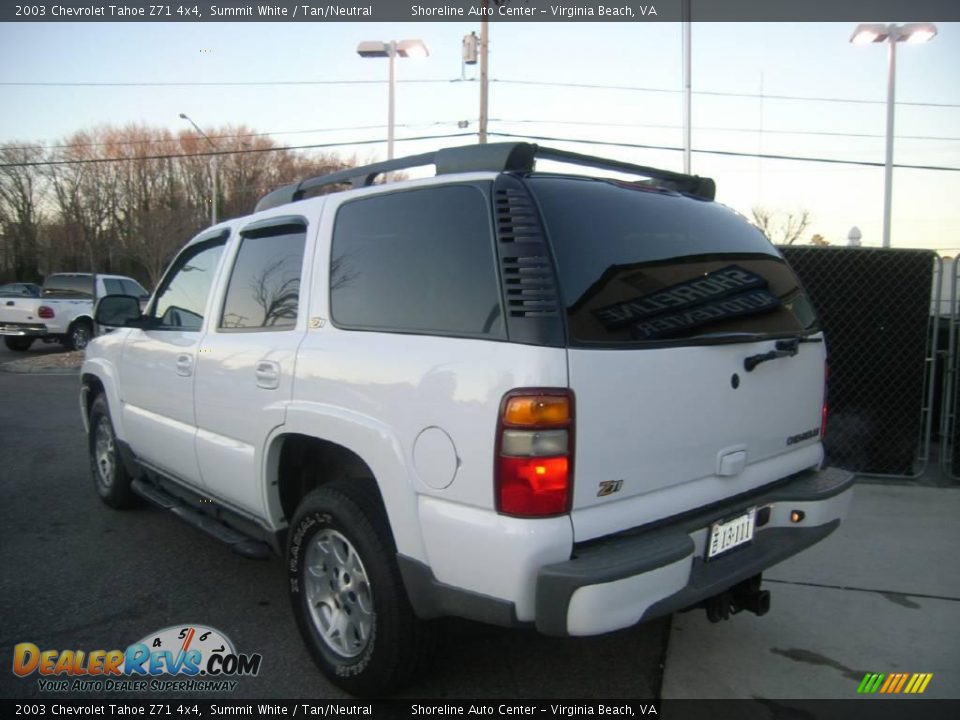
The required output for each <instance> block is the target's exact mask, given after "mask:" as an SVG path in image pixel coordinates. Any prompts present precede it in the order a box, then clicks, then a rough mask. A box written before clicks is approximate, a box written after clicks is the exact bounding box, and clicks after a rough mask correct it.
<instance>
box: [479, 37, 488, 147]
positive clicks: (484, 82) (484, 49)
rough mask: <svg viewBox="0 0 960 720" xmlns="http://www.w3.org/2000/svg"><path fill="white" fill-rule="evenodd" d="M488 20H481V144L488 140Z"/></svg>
mask: <svg viewBox="0 0 960 720" xmlns="http://www.w3.org/2000/svg"><path fill="white" fill-rule="evenodd" d="M488 25H489V23H488V21H486V20H481V21H480V144H481V145H484V144H486V142H487V89H488V83H489V76H488V74H487V67H488V66H487V55H488V51H489V39H490V35H489V29H488Z"/></svg>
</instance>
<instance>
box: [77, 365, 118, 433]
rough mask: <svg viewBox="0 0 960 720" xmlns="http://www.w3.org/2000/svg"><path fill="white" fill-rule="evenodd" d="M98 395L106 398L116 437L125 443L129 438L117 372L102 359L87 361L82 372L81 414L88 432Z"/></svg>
mask: <svg viewBox="0 0 960 720" xmlns="http://www.w3.org/2000/svg"><path fill="white" fill-rule="evenodd" d="M98 395H104V396H106V398H107V406H108V407H109V408H110V421H111V422H112V423H113V432H114V435H116V436H117V438H118V439H119V440H122V441H124V442H125V441H126V437H127V436H126V433H125V432H124V428H123V413H122V412H121V403H120V394H119V391H118V386H117V377H116V372H115V370H114V368H113V366H112V365H110V364H109V363H106V362H105V361H103V360H102V359H99V358H97V359H93V360H91V359H87V360H86V361H85V362H84V363H83V367H82V368H81V371H80V412H81V413H82V415H83V426H84V428H86V429H87V430H88V431H89V420H90V408H91V407H93V401H94V400H95V399H96V397H97V396H98Z"/></svg>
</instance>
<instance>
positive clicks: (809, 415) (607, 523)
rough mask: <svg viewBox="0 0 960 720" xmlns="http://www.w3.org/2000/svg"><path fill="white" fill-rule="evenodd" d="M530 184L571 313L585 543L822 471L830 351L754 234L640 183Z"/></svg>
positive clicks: (580, 521) (803, 301)
mask: <svg viewBox="0 0 960 720" xmlns="http://www.w3.org/2000/svg"><path fill="white" fill-rule="evenodd" d="M529 183H530V186H531V187H532V189H533V191H534V194H535V196H536V198H537V200H538V202H539V204H540V207H541V211H542V214H543V217H544V221H545V224H546V228H547V233H548V235H549V238H550V242H551V246H552V249H553V252H554V256H555V261H556V264H557V269H558V273H559V279H560V285H561V294H562V297H563V302H564V304H565V305H566V312H567V321H568V328H569V338H568V344H569V350H568V361H569V369H570V386H571V388H572V390H573V392H574V395H575V400H576V465H575V475H574V478H575V480H574V503H573V506H574V516H573V517H574V526H575V531H576V536H577V539H578V540H584V539H589V538H590V537H594V536H597V535H600V534H604V533H608V532H615V531H617V530H620V529H623V528H626V527H633V526H637V525H641V524H644V523H647V522H653V521H656V520H659V519H662V518H664V517H667V516H669V515H673V514H677V513H680V512H684V511H686V510H690V509H692V508H695V507H700V506H703V505H707V504H710V503H711V502H716V501H718V500H721V499H723V498H725V497H729V496H732V495H736V494H738V493H741V492H745V491H748V490H751V489H753V488H755V487H758V486H760V485H763V484H766V483H769V482H772V481H774V480H778V479H780V478H782V477H784V476H786V475H788V474H790V473H792V472H797V471H799V470H801V469H804V468H806V467H809V466H811V465H814V464H816V463H818V462H819V461H820V458H821V450H820V446H819V426H820V412H821V404H822V399H823V381H824V356H825V351H824V344H823V342H822V338H821V337H820V336H819V335H817V334H816V333H817V325H816V317H815V315H814V312H813V310H812V308H811V306H810V304H809V302H808V300H807V297H806V295H805V294H804V291H803V288H802V287H801V286H800V284H799V282H798V280H797V278H796V276H795V275H794V274H793V272H792V271H791V269H790V268H789V266H788V265H787V264H786V263H785V262H784V260H783V259H782V258H781V256H780V255H779V253H778V252H777V251H776V249H775V248H774V247H773V246H772V245H770V243H769V242H768V241H767V240H766V238H764V237H763V236H762V234H761V233H760V232H759V231H758V230H757V229H756V228H754V227H752V226H751V225H749V224H748V223H747V222H746V221H745V220H743V218H741V217H739V216H738V215H736V214H735V213H733V212H731V211H730V210H728V209H726V208H724V207H722V206H720V205H717V204H716V203H713V202H707V201H703V200H700V199H694V198H690V197H686V196H682V195H678V194H676V193H672V192H668V191H665V190H659V189H655V188H650V187H647V186H642V185H628V184H623V183H616V182H610V181H601V180H590V179H571V178H550V177H543V178H532V179H530V180H529ZM748 368H749V369H748ZM611 505H612V506H619V507H618V509H617V510H616V511H614V510H613V509H612V508H611V507H609V506H611Z"/></svg>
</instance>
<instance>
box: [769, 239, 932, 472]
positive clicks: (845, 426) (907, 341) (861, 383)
mask: <svg viewBox="0 0 960 720" xmlns="http://www.w3.org/2000/svg"><path fill="white" fill-rule="evenodd" d="M780 250H781V252H782V253H783V255H784V256H785V257H786V258H787V260H788V261H789V262H790V264H791V265H793V267H794V269H795V270H796V272H797V274H798V275H799V277H800V280H801V282H802V283H803V285H804V287H805V288H806V290H807V292H808V294H809V295H810V298H811V300H812V302H813V305H814V307H816V309H817V313H818V314H819V316H820V323H821V326H822V328H823V331H824V334H825V336H826V342H827V353H828V356H829V363H830V374H829V382H828V396H827V397H828V405H829V415H828V419H827V435H826V439H825V442H824V448H825V451H826V454H827V462H828V463H829V464H831V465H834V466H837V467H841V468H844V469H847V470H851V471H853V472H857V473H860V474H865V475H874V476H880V477H891V478H893V477H896V478H914V477H919V476H920V475H921V474H923V472H924V470H925V469H926V466H927V462H928V460H929V457H930V436H931V429H932V422H933V409H932V408H933V399H934V372H933V370H934V358H935V357H936V355H937V343H938V339H937V333H936V332H935V329H936V327H937V323H938V315H939V310H938V309H937V305H936V304H934V306H933V307H934V309H933V310H932V309H931V297H933V296H934V293H936V296H939V283H940V282H941V276H942V266H943V264H942V261H941V259H940V258H939V257H938V256H937V254H936V253H935V252H933V251H930V250H905V249H904V250H901V249H895V250H891V249H880V248H830V247H809V246H805V247H795V246H784V247H781V248H780Z"/></svg>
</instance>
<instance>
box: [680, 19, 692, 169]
mask: <svg viewBox="0 0 960 720" xmlns="http://www.w3.org/2000/svg"><path fill="white" fill-rule="evenodd" d="M683 14H684V20H683V23H682V25H683V43H682V44H683V172H685V173H686V174H687V175H689V174H690V149H691V148H690V145H691V127H690V125H691V122H692V118H691V98H690V61H691V58H690V54H691V53H690V46H691V37H690V0H684V2H683Z"/></svg>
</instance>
